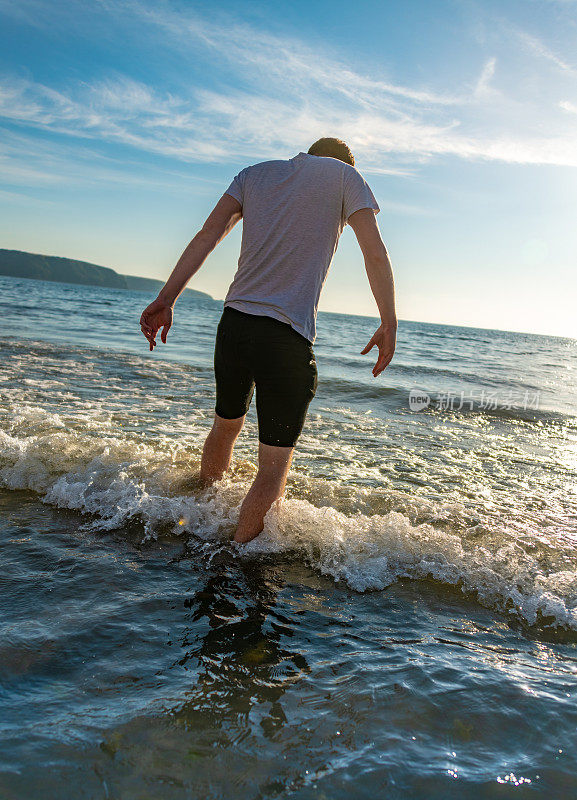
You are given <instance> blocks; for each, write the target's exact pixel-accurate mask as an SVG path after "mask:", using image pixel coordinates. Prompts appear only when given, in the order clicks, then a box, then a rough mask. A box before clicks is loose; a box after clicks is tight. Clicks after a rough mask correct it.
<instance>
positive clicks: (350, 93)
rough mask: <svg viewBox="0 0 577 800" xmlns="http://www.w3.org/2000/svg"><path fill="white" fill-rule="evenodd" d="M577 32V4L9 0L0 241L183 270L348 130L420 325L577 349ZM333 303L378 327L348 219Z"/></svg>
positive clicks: (329, 303) (410, 315)
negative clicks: (240, 210)
mask: <svg viewBox="0 0 577 800" xmlns="http://www.w3.org/2000/svg"><path fill="white" fill-rule="evenodd" d="M576 41H577V1H576V0H520V1H519V2H516V1H515V0H495V1H493V0H479V1H478V2H474V1H473V0H447V1H446V2H445V1H443V0H440V1H439V2H436V1H435V0H428V2H425V1H423V2H420V1H419V0H403V1H401V0H399V1H398V2H384V1H380V2H363V0H358V1H357V2H355V3H345V2H340V0H331V2H330V3H329V2H324V0H322V1H320V0H307V2H301V1H300V0H292V1H291V2H290V3H282V2H281V3H275V4H273V3H270V2H244V3H242V4H239V3H233V2H219V3H209V2H198V3H197V2H184V1H181V2H174V0H173V1H172V2H147V1H146V0H138V1H137V2H132V1H131V0H127V2H119V1H117V2H114V1H113V0H101V1H100V2H98V1H97V0H83V2H76V0H65V1H62V0H61V1H60V2H58V0H52V2H46V0H19V1H18V2H17V3H15V2H13V0H8V1H7V0H0V176H1V178H0V180H1V185H0V247H7V248H15V249H22V250H30V251H33V252H42V253H50V254H54V255H63V256H69V257H73V258H79V259H83V260H87V261H92V262H94V263H97V264H103V265H106V266H111V267H113V268H114V269H116V270H118V271H120V272H127V273H132V274H135V275H148V276H151V277H158V278H166V277H167V276H168V274H169V273H170V270H171V268H172V266H173V265H174V262H175V261H176V259H177V258H178V256H179V254H180V252H181V251H182V250H183V249H184V246H185V245H186V244H187V242H188V240H189V239H190V238H191V237H192V236H193V235H194V233H195V232H196V230H197V229H198V227H199V226H200V225H201V224H202V222H203V220H204V218H205V217H206V215H207V214H208V213H209V211H210V210H211V208H212V207H213V205H214V204H215V203H216V201H217V200H218V198H219V196H220V195H221V194H222V192H223V191H224V190H225V189H226V187H227V186H228V183H229V182H230V180H231V179H232V177H233V176H234V175H235V174H236V173H237V172H238V171H239V169H241V168H242V167H244V166H246V165H247V164H250V163H255V162H257V161H261V160H265V159H269V158H290V157H292V156H293V155H295V154H296V153H298V152H299V151H301V150H304V151H306V150H307V149H308V147H309V145H310V144H311V143H312V142H313V141H314V140H315V139H317V138H318V137H319V136H323V135H328V136H331V135H332V136H339V137H341V138H344V139H345V140H346V141H347V142H348V143H349V144H350V146H351V148H352V150H353V152H354V153H355V156H356V160H357V167H358V169H359V170H360V171H361V172H362V173H363V174H364V176H365V177H366V179H367V180H368V182H369V184H370V185H371V187H372V188H373V191H374V193H375V195H376V197H377V200H378V201H379V204H380V206H381V213H380V214H379V217H378V221H379V225H380V228H381V232H382V235H383V238H384V240H385V242H386V244H387V247H388V249H389V252H390V255H391V258H392V261H393V266H394V271H395V279H396V285H397V296H398V312H399V316H400V317H401V318H404V319H417V320H424V321H432V322H446V323H454V324H462V325H475V326H480V327H495V328H504V329H509V330H523V331H534V332H539V333H553V334H559V335H565V336H576V337H577V316H576V315H575V311H574V305H575V298H576V294H577V292H576V289H577V278H576V267H577V224H576V221H575V218H576V210H577V48H576V46H575V43H576ZM238 228H239V229H238V230H235V231H234V232H233V234H231V236H230V237H229V238H228V239H227V240H226V241H225V242H224V243H223V244H221V245H220V246H219V248H217V250H216V251H215V252H214V253H213V254H212V255H211V256H210V257H209V259H208V260H207V262H206V263H205V265H204V267H203V268H202V270H201V271H200V272H199V273H198V275H197V276H196V277H195V278H194V279H193V281H192V283H191V284H190V285H191V287H192V288H198V289H202V290H205V291H208V292H210V293H211V294H212V295H213V296H215V297H217V298H222V297H223V296H224V294H225V292H226V289H227V287H228V284H229V283H230V280H231V279H232V276H233V274H234V270H235V267H236V260H237V257H238V248H239V244H240V226H238ZM321 309H325V310H330V311H346V312H349V313H359V314H375V313H376V307H375V304H374V301H373V299H372V297H371V294H370V290H369V288H368V283H367V280H366V277H365V274H364V268H363V263H362V258H361V256H360V252H359V250H358V247H357V245H356V242H355V239H354V235H353V233H352V231H350V230H349V229H346V230H345V232H344V234H343V237H342V239H341V243H340V246H339V252H338V253H337V257H336V259H335V262H334V264H333V267H332V271H331V274H330V275H329V279H328V281H327V284H326V285H325V290H324V293H323V297H322V300H321Z"/></svg>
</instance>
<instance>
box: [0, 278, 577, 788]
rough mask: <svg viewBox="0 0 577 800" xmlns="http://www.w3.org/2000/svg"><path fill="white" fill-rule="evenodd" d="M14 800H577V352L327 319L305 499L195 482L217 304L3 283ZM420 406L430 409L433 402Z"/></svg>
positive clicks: (0, 341) (1, 662) (4, 758)
mask: <svg viewBox="0 0 577 800" xmlns="http://www.w3.org/2000/svg"><path fill="white" fill-rule="evenodd" d="M0 290H1V291H0V304H1V311H2V319H3V321H4V325H3V330H2V331H1V332H0V392H1V394H0V398H1V401H0V507H1V509H2V514H1V515H0V535H1V539H0V541H1V547H2V572H1V574H0V583H1V586H2V590H1V593H0V607H1V613H0V632H1V635H0V797H1V798H43V800H44V798H47V799H51V798H58V799H60V798H74V799H76V798H122V800H127V799H128V798H135V799H138V800H142V799H143V798H155V800H158V799H159V798H175V799H177V798H178V799H180V798H197V797H198V798H284V797H287V798H288V797H290V798H323V799H324V798H327V799H328V798H330V799H331V800H333V799H336V798H347V800H348V799H349V798H351V797H354V798H365V797H366V798H371V800H372V799H373V798H375V797H386V798H390V799H392V800H395V799H396V798H403V799H404V798H410V799H411V800H421V799H422V800H431V799H432V798H443V799H444V798H508V797H520V798H523V797H534V796H535V797H540V796H543V797H545V796H546V797H547V798H549V800H554V799H555V798H571V797H577V752H576V744H577V727H576V726H577V710H576V707H575V698H576V690H577V650H576V643H577V554H576V544H577V480H576V478H577V419H576V415H577V398H576V392H575V388H576V377H577V341H574V340H569V339H562V338H555V337H544V336H533V335H529V334H519V333H507V332H502V331H490V330H481V329H471V328H458V327H452V326H443V325H430V324H423V323H417V322H401V323H400V326H399V343H398V349H397V353H396V355H395V358H394V360H393V362H392V364H391V365H390V366H389V367H388V368H387V370H385V372H384V373H383V374H382V375H381V376H380V377H379V378H378V379H374V378H373V377H372V375H371V366H372V364H373V361H374V359H373V356H372V355H371V356H361V355H360V350H361V349H362V348H363V347H364V345H365V344H366V342H367V341H368V339H369V338H370V336H371V335H372V333H373V331H374V328H375V324H376V323H375V320H372V319H368V318H361V317H353V316H346V315H337V314H321V315H319V324H318V329H319V335H318V339H317V341H316V343H315V352H316V354H317V362H318V368H319V386H318V391H317V396H316V398H315V400H314V401H313V403H312V404H311V408H310V412H309V418H308V421H307V425H306V428H305V431H304V433H303V435H302V438H301V441H300V444H299V447H298V449H297V452H296V455H295V459H294V466H293V469H292V472H291V475H290V479H289V483H288V486H287V493H286V499H285V500H284V501H283V503H282V504H280V506H279V507H278V508H274V509H272V510H271V512H269V514H268V516H267V519H266V528H265V531H264V532H263V534H262V535H261V536H260V537H259V538H258V539H256V540H255V541H254V542H252V543H250V544H249V545H246V546H238V545H235V544H233V543H231V541H230V536H231V533H232V532H233V530H234V526H235V520H236V518H237V516H238V511H239V506H240V503H241V502H242V499H243V497H244V494H245V492H246V490H247V488H248V486H249V485H250V481H251V479H252V477H253V475H254V473H255V469H256V467H255V458H256V415H255V412H254V407H253V408H251V411H250V412H249V415H248V420H247V424H246V426H245V430H244V431H243V433H242V434H241V437H240V439H239V443H238V446H237V451H236V456H235V460H234V463H233V469H232V471H231V473H230V475H229V476H227V477H226V478H225V479H224V480H223V481H222V482H221V483H220V484H217V485H216V486H214V487H212V488H211V489H208V490H204V491H200V490H199V489H198V485H197V483H196V480H195V478H196V475H197V474H198V468H199V458H200V452H201V448H202V444H203V441H204V437H205V436H206V434H207V433H208V430H209V428H210V424H211V419H212V409H213V400H214V384H213V374H212V369H211V365H212V352H213V341H214V334H215V330H216V325H217V322H218V319H219V316H220V312H221V304H220V303H217V302H214V301H210V300H195V299H194V298H186V299H185V298H183V299H181V300H180V301H179V303H178V305H177V310H176V320H175V325H174V327H173V329H172V330H171V332H170V335H169V343H168V345H167V346H163V345H159V346H158V348H157V349H156V350H155V352H154V353H149V352H148V350H147V343H146V341H145V340H144V338H143V337H142V336H141V334H140V330H139V326H138V320H139V316H140V313H141V311H142V308H143V307H144V305H146V302H147V301H148V298H147V295H146V294H142V293H138V292H126V291H120V290H109V289H100V288H94V287H80V286H71V285H63V284H51V283H46V282H41V281H27V280H17V279H12V278H0ZM411 390H413V396H418V397H421V398H423V397H425V395H427V396H428V398H429V403H428V405H427V404H426V397H425V400H423V401H422V402H421V403H420V404H421V405H424V407H423V408H422V410H420V411H416V410H414V409H415V408H416V406H410V405H409V396H410V393H411Z"/></svg>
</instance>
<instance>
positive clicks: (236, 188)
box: [225, 169, 246, 206]
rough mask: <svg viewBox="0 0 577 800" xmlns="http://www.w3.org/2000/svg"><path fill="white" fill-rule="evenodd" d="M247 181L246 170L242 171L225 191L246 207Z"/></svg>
mask: <svg viewBox="0 0 577 800" xmlns="http://www.w3.org/2000/svg"><path fill="white" fill-rule="evenodd" d="M245 179H246V169H243V170H241V171H240V172H239V173H238V175H235V176H234V178H233V179H232V183H231V184H230V186H229V187H228V189H227V190H226V191H225V194H230V195H231V196H232V197H234V199H235V200H238V202H239V203H240V204H241V206H242V205H244V202H243V201H244V184H245Z"/></svg>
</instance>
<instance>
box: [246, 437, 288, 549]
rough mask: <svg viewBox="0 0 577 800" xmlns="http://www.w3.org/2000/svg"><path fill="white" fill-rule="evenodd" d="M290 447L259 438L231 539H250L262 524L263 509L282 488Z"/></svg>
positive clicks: (255, 535) (257, 533) (265, 510)
mask: <svg viewBox="0 0 577 800" xmlns="http://www.w3.org/2000/svg"><path fill="white" fill-rule="evenodd" d="M293 453H294V447H272V446H271V445H268V444H263V443H262V442H259V445H258V473H257V476H256V478H255V479H254V482H253V484H252V486H251V487H250V489H249V491H248V494H247V495H246V497H245V498H244V501H243V504H242V506H241V509H240V516H239V520H238V526H237V529H236V533H235V535H234V541H235V542H250V541H251V539H254V538H255V537H257V536H258V535H259V533H260V532H261V531H262V529H263V528H264V517H265V514H266V512H267V511H268V510H269V508H270V507H271V506H272V504H273V503H274V502H275V500H278V498H279V497H282V494H283V492H284V488H285V484H286V479H287V474H288V471H289V467H290V465H291V461H292V457H293Z"/></svg>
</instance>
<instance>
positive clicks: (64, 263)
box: [0, 248, 213, 300]
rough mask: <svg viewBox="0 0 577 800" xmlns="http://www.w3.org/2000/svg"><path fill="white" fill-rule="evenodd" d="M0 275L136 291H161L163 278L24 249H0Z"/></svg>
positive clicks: (202, 294)
mask: <svg viewBox="0 0 577 800" xmlns="http://www.w3.org/2000/svg"><path fill="white" fill-rule="evenodd" d="M0 275H9V276H10V277H12V278H33V279H35V280H39V281H55V282H57V283H79V284H82V285H83V286H103V287H106V288H109V289H131V290H132V291H136V292H158V291H159V290H160V289H161V288H162V287H163V286H164V281H159V280H156V279H155V278H138V277H136V275H121V274H119V273H118V272H115V271H114V270H113V269H110V267H99V266H98V265H97V264H89V263H88V262H87V261H75V260H74V259H72V258H60V256H42V255H38V254H37V253H25V252H23V251H22V250H2V249H1V248H0ZM185 291H186V292H192V294H194V295H196V296H197V297H199V298H201V297H204V298H206V299H209V300H213V298H212V297H211V296H210V295H209V294H207V293H206V292H199V291H197V290H196V289H186V290H185Z"/></svg>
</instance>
